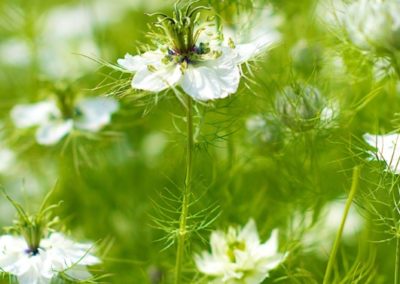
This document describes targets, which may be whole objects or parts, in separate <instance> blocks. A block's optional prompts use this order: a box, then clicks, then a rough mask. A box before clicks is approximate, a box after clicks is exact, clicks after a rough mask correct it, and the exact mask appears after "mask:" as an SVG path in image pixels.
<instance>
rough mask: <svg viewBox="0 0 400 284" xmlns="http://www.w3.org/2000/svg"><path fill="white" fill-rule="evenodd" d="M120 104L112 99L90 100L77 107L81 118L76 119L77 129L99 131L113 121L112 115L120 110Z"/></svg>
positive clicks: (83, 101)
mask: <svg viewBox="0 0 400 284" xmlns="http://www.w3.org/2000/svg"><path fill="white" fill-rule="evenodd" d="M118 107H119V105H118V102H117V101H116V100H114V99H112V98H90V99H85V100H82V101H80V102H79V104H78V105H77V109H78V111H79V112H80V113H81V115H80V117H78V118H77V119H75V121H74V123H75V127H77V128H80V129H84V130H89V131H93V132H96V131H99V130H100V129H101V128H103V127H104V126H105V125H107V124H109V123H110V121H111V115H112V114H113V113H114V112H116V111H117V110H118Z"/></svg>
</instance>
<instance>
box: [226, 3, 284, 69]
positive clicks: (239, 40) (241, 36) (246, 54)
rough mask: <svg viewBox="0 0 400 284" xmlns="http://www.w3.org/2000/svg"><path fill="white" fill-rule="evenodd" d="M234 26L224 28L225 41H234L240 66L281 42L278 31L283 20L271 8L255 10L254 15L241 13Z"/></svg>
mask: <svg viewBox="0 0 400 284" xmlns="http://www.w3.org/2000/svg"><path fill="white" fill-rule="evenodd" d="M233 21H234V25H233V26H228V25H226V26H224V30H223V31H224V38H225V41H229V40H232V41H233V43H234V45H235V50H236V52H237V53H238V64H242V63H244V62H246V61H248V60H251V59H252V58H254V57H256V56H257V55H259V54H261V53H262V52H264V51H267V50H268V49H271V48H273V47H275V46H276V45H277V44H278V43H279V42H280V40H281V37H282V36H281V33H280V32H279V31H278V30H277V28H278V26H279V25H280V24H281V23H282V22H283V18H282V17H281V16H280V15H277V14H276V13H275V12H274V10H273V9H272V7H271V6H266V7H264V8H262V9H258V8H254V11H253V13H240V16H238V17H236V18H235V19H234V20H233Z"/></svg>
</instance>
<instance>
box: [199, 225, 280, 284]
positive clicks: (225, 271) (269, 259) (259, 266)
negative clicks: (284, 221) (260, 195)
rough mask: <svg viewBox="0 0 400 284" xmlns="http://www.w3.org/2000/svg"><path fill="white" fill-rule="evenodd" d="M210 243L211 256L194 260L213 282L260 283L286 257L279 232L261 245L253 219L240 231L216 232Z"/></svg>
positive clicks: (204, 254)
mask: <svg viewBox="0 0 400 284" xmlns="http://www.w3.org/2000/svg"><path fill="white" fill-rule="evenodd" d="M210 244H211V253H209V252H203V253H202V254H201V255H196V256H195V261H196V264H197V268H198V269H199V270H200V271H201V272H202V273H204V274H206V275H208V276H210V277H212V278H213V282H212V283H232V284H233V283H248V284H255V283H261V282H262V281H263V280H264V279H265V278H266V277H268V276H269V271H270V270H272V269H274V268H276V267H277V266H278V265H279V264H280V263H281V262H282V261H284V259H285V257H286V254H282V253H279V252H278V231H277V230H274V231H273V232H272V234H271V237H270V239H269V240H268V241H267V242H265V243H263V244H262V243H260V239H259V236H258V233H257V228H256V224H255V222H254V220H249V222H248V223H247V224H246V226H245V227H244V228H243V229H241V230H240V229H237V228H234V227H230V228H229V229H228V232H226V233H225V232H222V231H214V232H213V233H212V234H211V240H210Z"/></svg>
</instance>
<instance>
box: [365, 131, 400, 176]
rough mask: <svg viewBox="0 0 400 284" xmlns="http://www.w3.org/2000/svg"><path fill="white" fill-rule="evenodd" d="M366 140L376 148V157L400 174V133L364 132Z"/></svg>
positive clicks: (389, 168) (390, 169) (392, 170)
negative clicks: (378, 133)
mask: <svg viewBox="0 0 400 284" xmlns="http://www.w3.org/2000/svg"><path fill="white" fill-rule="evenodd" d="M363 137H364V140H365V141H366V142H367V143H368V144H369V145H371V146H372V147H375V148H376V150H377V151H376V156H375V157H376V159H378V160H379V161H384V162H385V163H386V167H387V170H389V171H391V172H393V173H395V174H400V147H398V145H399V143H400V134H384V135H375V134H368V133H367V134H364V136H363Z"/></svg>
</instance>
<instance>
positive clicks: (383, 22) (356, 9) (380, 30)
mask: <svg viewBox="0 0 400 284" xmlns="http://www.w3.org/2000/svg"><path fill="white" fill-rule="evenodd" d="M399 15H400V3H399V1H397V0H387V1H382V0H358V1H355V2H354V3H352V4H350V5H349V6H348V7H347V9H346V13H345V16H344V28H345V29H346V31H347V33H348V36H349V38H350V40H351V41H352V42H353V43H354V44H355V45H356V46H357V47H359V48H361V49H364V50H377V51H392V50H396V49H399V48H400V40H399V35H400V16H399Z"/></svg>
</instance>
